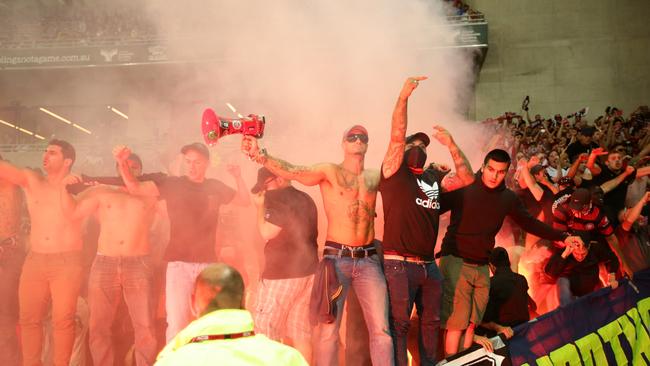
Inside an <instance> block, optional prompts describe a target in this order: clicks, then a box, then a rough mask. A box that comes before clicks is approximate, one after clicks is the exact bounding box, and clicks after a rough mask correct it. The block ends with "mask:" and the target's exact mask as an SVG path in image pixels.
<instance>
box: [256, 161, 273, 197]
mask: <svg viewBox="0 0 650 366" xmlns="http://www.w3.org/2000/svg"><path fill="white" fill-rule="evenodd" d="M271 177H273V178H275V177H276V175H275V174H273V173H271V171H270V170H268V169H266V168H265V167H261V168H260V169H259V170H258V171H257V183H255V185H254V186H253V188H251V193H258V192H259V191H261V190H263V189H264V185H265V183H266V181H267V180H269V178H271Z"/></svg>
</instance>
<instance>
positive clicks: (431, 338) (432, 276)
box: [384, 259, 442, 366]
mask: <svg viewBox="0 0 650 366" xmlns="http://www.w3.org/2000/svg"><path fill="white" fill-rule="evenodd" d="M384 273H385V275H386V283H387V284H388V299H389V300H390V316H389V321H390V332H391V334H392V336H393V343H394V350H395V364H396V365H399V366H402V365H404V366H408V357H407V353H406V340H407V335H408V331H409V327H410V325H411V312H412V311H413V304H414V303H415V307H416V309H417V312H418V316H419V317H420V337H419V340H418V341H419V344H420V362H421V365H435V364H436V357H437V354H438V335H439V332H440V301H441V296H442V275H441V273H440V270H439V269H438V266H437V265H436V263H435V262H433V263H429V264H416V263H411V262H406V261H400V260H390V259H389V260H384Z"/></svg>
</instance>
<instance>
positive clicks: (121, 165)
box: [113, 145, 160, 197]
mask: <svg viewBox="0 0 650 366" xmlns="http://www.w3.org/2000/svg"><path fill="white" fill-rule="evenodd" d="M130 155H131V150H130V149H129V148H128V147H126V146H122V145H118V146H116V147H115V148H113V157H114V158H115V161H117V167H118V170H119V171H120V175H121V176H122V180H124V185H125V186H126V189H127V190H128V191H129V193H131V194H134V195H138V196H153V197H158V196H160V192H159V191H158V187H157V186H156V184H155V183H154V182H152V181H145V182H140V181H138V180H137V179H136V178H135V176H133V173H131V170H130V169H129V165H128V163H127V162H126V161H127V159H128V158H129V156H130Z"/></svg>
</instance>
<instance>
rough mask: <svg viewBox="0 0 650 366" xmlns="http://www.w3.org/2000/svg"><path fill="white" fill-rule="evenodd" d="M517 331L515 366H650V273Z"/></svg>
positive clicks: (512, 350) (512, 354) (513, 352)
mask: <svg viewBox="0 0 650 366" xmlns="http://www.w3.org/2000/svg"><path fill="white" fill-rule="evenodd" d="M637 290H638V292H637ZM514 331H515V336H514V337H513V338H512V339H510V341H509V342H508V343H509V352H510V357H511V361H512V364H513V365H527V366H551V365H562V366H564V365H571V366H573V365H597V366H601V365H625V364H627V365H650V336H649V331H650V270H645V271H641V272H637V273H636V274H635V276H634V279H633V281H632V283H630V282H628V281H625V280H623V281H621V282H620V285H619V287H618V288H617V289H615V290H612V289H611V288H604V289H601V290H599V291H596V292H594V293H592V294H589V295H587V296H584V297H581V298H579V299H578V300H576V301H574V302H573V303H571V304H569V305H567V306H563V307H560V308H558V309H557V310H555V311H553V312H550V313H548V314H545V315H542V316H541V317H539V318H537V319H536V320H533V321H531V322H528V323H526V324H522V325H520V326H518V327H516V328H515V329H514Z"/></svg>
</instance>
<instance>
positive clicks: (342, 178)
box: [336, 169, 377, 198]
mask: <svg viewBox="0 0 650 366" xmlns="http://www.w3.org/2000/svg"><path fill="white" fill-rule="evenodd" d="M336 183H337V187H336V188H337V190H338V191H339V194H340V195H341V196H347V197H350V198H354V197H363V196H364V195H366V194H369V195H373V194H376V192H377V182H376V181H375V179H372V178H371V177H368V176H367V175H366V174H364V173H362V174H352V173H350V172H347V171H345V170H342V169H341V170H339V171H338V172H337V174H336Z"/></svg>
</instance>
